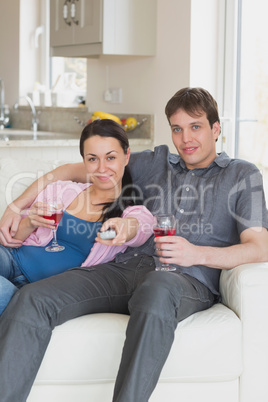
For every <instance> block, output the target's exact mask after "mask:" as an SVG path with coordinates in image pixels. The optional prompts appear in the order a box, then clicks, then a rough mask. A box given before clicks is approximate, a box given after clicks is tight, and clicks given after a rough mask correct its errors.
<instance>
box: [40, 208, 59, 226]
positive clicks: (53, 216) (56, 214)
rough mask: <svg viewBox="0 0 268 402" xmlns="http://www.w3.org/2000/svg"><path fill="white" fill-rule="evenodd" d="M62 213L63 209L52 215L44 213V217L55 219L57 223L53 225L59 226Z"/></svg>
mask: <svg viewBox="0 0 268 402" xmlns="http://www.w3.org/2000/svg"><path fill="white" fill-rule="evenodd" d="M62 215H63V211H59V212H56V213H54V214H52V215H50V216H48V215H43V218H45V219H53V220H54V221H55V223H54V224H53V225H52V226H55V227H57V226H58V224H59V223H60V221H61V218H62Z"/></svg>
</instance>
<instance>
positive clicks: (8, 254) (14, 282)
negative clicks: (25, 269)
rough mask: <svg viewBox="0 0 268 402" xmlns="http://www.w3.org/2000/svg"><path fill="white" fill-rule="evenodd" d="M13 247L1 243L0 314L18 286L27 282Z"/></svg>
mask: <svg viewBox="0 0 268 402" xmlns="http://www.w3.org/2000/svg"><path fill="white" fill-rule="evenodd" d="M13 252H14V251H13V249H11V248H8V247H4V246H2V245H0V315H1V314H2V312H3V311H4V309H5V308H6V306H7V305H8V303H9V302H10V300H11V298H12V297H13V296H14V294H15V293H16V291H17V290H18V287H20V286H23V285H24V284H25V283H27V282H28V281H27V279H26V278H25V277H24V275H22V273H21V270H20V268H19V266H18V264H17V262H16V260H15V259H14V257H13Z"/></svg>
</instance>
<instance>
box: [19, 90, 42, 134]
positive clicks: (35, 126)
mask: <svg viewBox="0 0 268 402" xmlns="http://www.w3.org/2000/svg"><path fill="white" fill-rule="evenodd" d="M20 98H24V99H25V100H26V101H27V102H28V103H29V105H30V108H31V111H32V116H33V117H32V130H33V131H37V130H38V123H39V120H38V118H37V113H36V109H35V106H34V103H33V101H32V99H31V98H30V97H29V96H27V95H26V96H20ZM18 106H19V104H18V102H17V103H15V105H14V109H18Z"/></svg>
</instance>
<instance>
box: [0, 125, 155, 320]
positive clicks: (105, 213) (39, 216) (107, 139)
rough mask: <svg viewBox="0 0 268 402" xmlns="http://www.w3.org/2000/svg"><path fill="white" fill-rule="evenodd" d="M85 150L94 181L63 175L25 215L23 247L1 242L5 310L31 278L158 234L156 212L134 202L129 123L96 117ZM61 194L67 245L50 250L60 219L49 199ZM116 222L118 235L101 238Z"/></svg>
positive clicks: (108, 255)
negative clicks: (55, 216) (129, 166)
mask: <svg viewBox="0 0 268 402" xmlns="http://www.w3.org/2000/svg"><path fill="white" fill-rule="evenodd" d="M80 153H81V155H82V158H83V161H84V164H85V167H86V170H87V173H88V176H89V182H90V183H87V184H82V183H74V182H71V181H58V182H55V183H52V184H50V185H48V186H47V188H46V189H45V190H44V191H42V192H41V193H40V194H39V195H38V197H37V198H36V200H35V201H34V203H33V204H32V206H31V207H30V208H29V209H28V211H27V214H26V215H25V216H24V218H23V219H22V220H21V223H20V226H19V229H18V231H17V233H16V238H17V239H20V240H23V245H22V247H20V248H18V249H14V248H7V247H4V246H1V245H0V314H1V313H2V312H3V310H4V309H5V307H6V306H7V304H8V303H9V301H10V299H11V297H12V296H13V295H14V293H15V292H16V291H17V290H18V288H20V287H22V286H24V285H25V284H27V283H29V282H35V281H37V280H40V279H43V278H47V277H49V276H52V275H55V274H59V273H61V272H64V271H65V270H67V269H70V268H72V267H76V266H81V265H82V266H91V265H96V264H100V263H104V262H107V261H111V260H113V258H114V257H115V255H116V254H117V253H119V252H124V251H125V250H126V248H127V247H128V246H133V247H137V246H140V245H141V244H143V243H144V242H145V241H146V240H147V239H148V238H149V237H150V236H151V234H152V226H153V220H154V218H153V216H152V215H151V213H150V212H149V211H148V210H147V209H146V208H145V207H144V206H141V205H139V206H135V205H134V204H135V199H134V197H133V188H132V180H131V176H130V174H129V172H128V170H127V164H128V161H129V157H130V149H129V143H128V138H127V135H126V133H125V131H124V129H123V128H122V127H121V126H120V125H119V124H117V123H115V122H114V121H112V120H108V119H104V120H95V121H94V122H92V123H90V124H89V125H87V126H86V127H85V128H84V130H83V131H82V134H81V138H80ZM55 195H56V196H57V197H59V196H60V197H61V199H62V201H63V204H64V213H63V217H62V220H61V222H60V224H59V227H58V230H57V238H58V241H59V243H60V244H61V245H64V247H65V249H64V250H63V251H61V252H56V253H49V252H46V250H45V248H46V246H47V245H48V244H50V243H51V240H52V229H53V224H54V223H55V222H54V220H51V219H50V220H48V219H47V218H48V217H49V215H51V213H50V212H49V211H48V209H47V203H46V202H44V201H47V200H48V199H50V198H52V197H54V196H55ZM44 215H45V216H46V218H44ZM110 228H111V229H114V230H115V232H116V237H115V238H114V239H112V240H104V239H101V237H100V233H99V231H101V232H103V231H106V230H107V229H110Z"/></svg>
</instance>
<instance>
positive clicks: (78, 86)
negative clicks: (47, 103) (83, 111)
mask: <svg viewBox="0 0 268 402" xmlns="http://www.w3.org/2000/svg"><path fill="white" fill-rule="evenodd" d="M50 65H51V70H50V74H51V91H52V93H55V94H57V97H56V100H55V103H54V106H62V107H70V106H74V107H75V106H77V105H78V104H81V103H84V102H85V97H86V88H87V62H86V59H84V58H67V57H52V58H51V63H50ZM54 99H55V97H54Z"/></svg>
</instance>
